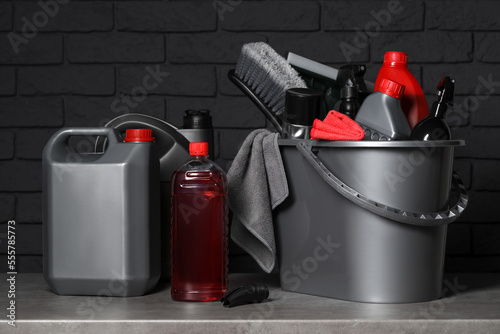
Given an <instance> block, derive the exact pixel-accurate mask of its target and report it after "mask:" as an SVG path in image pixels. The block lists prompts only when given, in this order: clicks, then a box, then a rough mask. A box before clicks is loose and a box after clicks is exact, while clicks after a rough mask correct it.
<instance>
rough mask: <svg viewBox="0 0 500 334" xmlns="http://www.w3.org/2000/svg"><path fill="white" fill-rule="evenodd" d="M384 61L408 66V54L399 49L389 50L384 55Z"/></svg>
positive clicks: (393, 64)
mask: <svg viewBox="0 0 500 334" xmlns="http://www.w3.org/2000/svg"><path fill="white" fill-rule="evenodd" d="M384 63H387V64H389V65H392V66H408V55H407V54H406V53H404V52H399V51H387V52H386V53H385V55H384Z"/></svg>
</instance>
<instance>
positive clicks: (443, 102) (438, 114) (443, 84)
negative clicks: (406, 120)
mask: <svg viewBox="0 0 500 334" xmlns="http://www.w3.org/2000/svg"><path fill="white" fill-rule="evenodd" d="M454 88H455V80H453V79H452V78H450V77H444V78H443V79H441V81H440V82H439V85H438V88H437V96H438V99H437V101H435V102H434V103H433V104H432V108H431V114H430V115H429V116H427V117H425V118H424V119H423V120H421V121H420V122H418V124H417V125H415V127H414V128H413V130H412V131H411V135H410V139H412V140H449V139H451V131H450V128H449V126H448V124H447V123H446V121H445V120H444V116H445V114H446V110H448V104H452V103H453V93H454V90H455V89H454Z"/></svg>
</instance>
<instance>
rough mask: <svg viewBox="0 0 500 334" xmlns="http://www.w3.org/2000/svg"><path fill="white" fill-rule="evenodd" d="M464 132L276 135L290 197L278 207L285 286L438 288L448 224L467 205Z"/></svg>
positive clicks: (428, 294)
mask: <svg viewBox="0 0 500 334" xmlns="http://www.w3.org/2000/svg"><path fill="white" fill-rule="evenodd" d="M464 144H465V142H464V141H462V140H452V141H435V142H417V141H390V142H389V141H387V142H369V141H360V142H345V141H338V142H323V141H313V140H305V141H297V140H280V141H279V145H280V150H281V154H282V158H283V163H284V167H285V171H286V175H287V179H288V186H289V190H290V195H289V197H288V198H287V199H286V200H285V201H284V202H283V203H282V204H281V205H280V206H279V207H278V208H277V210H276V211H275V230H276V236H277V246H278V260H279V266H280V280H281V287H282V289H284V290H287V291H294V292H300V293H306V294H312V295H319V296H324V297H331V298H337V299H344V300H350V301H360V302H372V303H411V302H422V301H429V300H434V299H438V298H440V297H441V291H442V279H443V266H444V256H445V245H446V230H447V224H449V223H451V222H453V221H454V220H455V219H456V218H457V217H458V216H459V215H460V214H461V213H462V212H463V210H465V208H466V206H467V201H468V197H467V192H466V190H465V188H464V186H463V184H462V183H461V182H460V179H459V177H458V176H457V175H453V172H452V171H453V154H454V148H455V146H460V145H464Z"/></svg>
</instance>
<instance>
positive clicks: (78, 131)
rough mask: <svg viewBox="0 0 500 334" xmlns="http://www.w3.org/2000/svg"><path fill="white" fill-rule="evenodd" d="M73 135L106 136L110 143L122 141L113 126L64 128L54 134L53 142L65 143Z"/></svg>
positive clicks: (56, 143) (54, 143)
mask: <svg viewBox="0 0 500 334" xmlns="http://www.w3.org/2000/svg"><path fill="white" fill-rule="evenodd" d="M72 136H105V137H107V138H108V141H109V143H110V144H117V143H119V142H121V141H122V140H120V139H119V138H118V134H117V133H116V131H115V130H114V129H111V128H63V129H61V130H59V131H58V132H56V133H55V134H54V135H53V136H52V139H51V140H52V144H53V145H58V144H62V143H65V142H66V141H67V140H68V138H69V137H72Z"/></svg>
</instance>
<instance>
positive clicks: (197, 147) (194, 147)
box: [189, 142, 208, 155]
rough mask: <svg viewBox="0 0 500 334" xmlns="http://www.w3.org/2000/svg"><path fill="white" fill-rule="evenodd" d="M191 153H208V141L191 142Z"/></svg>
mask: <svg viewBox="0 0 500 334" xmlns="http://www.w3.org/2000/svg"><path fill="white" fill-rule="evenodd" d="M189 154H190V155H208V143H206V142H198V143H189Z"/></svg>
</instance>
